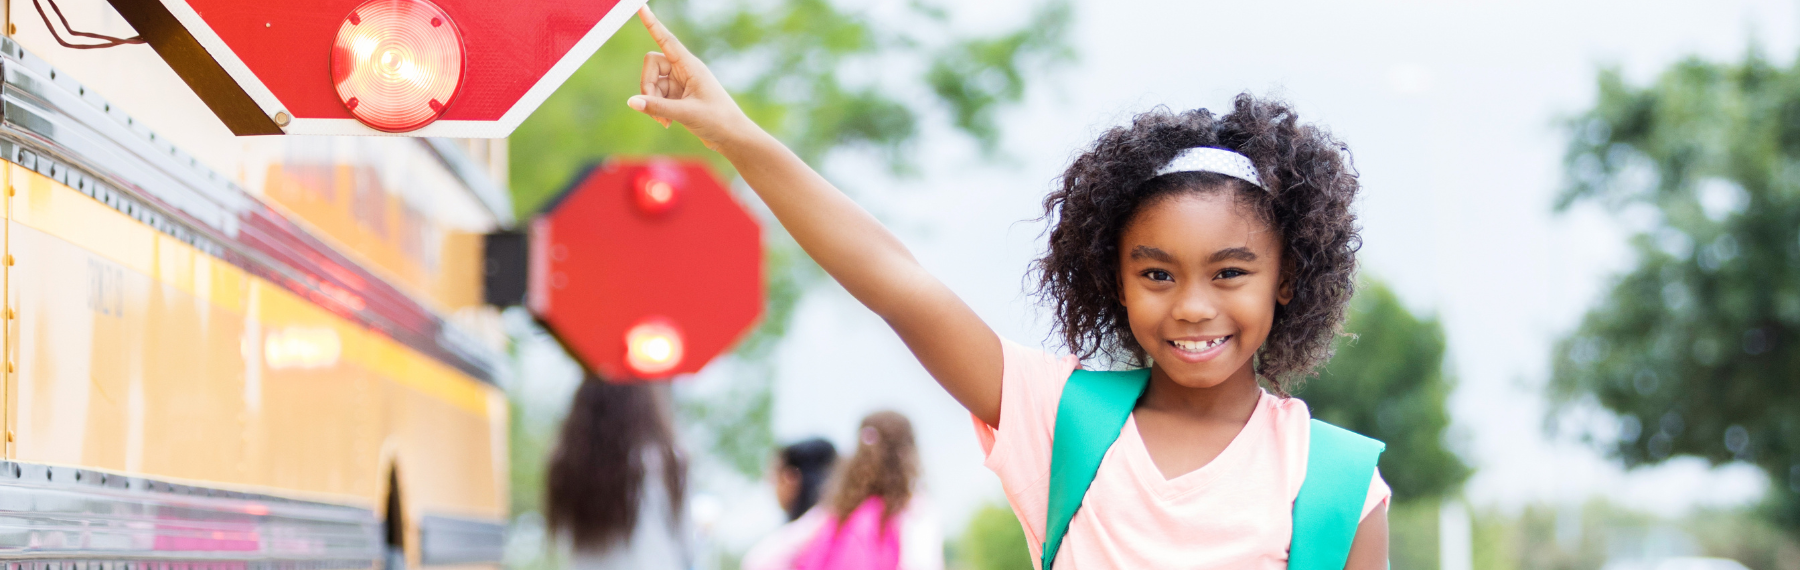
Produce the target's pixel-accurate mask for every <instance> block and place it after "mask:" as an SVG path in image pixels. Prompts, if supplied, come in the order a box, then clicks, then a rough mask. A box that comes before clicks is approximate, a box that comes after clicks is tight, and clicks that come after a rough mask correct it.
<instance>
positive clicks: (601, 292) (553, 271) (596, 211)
mask: <svg viewBox="0 0 1800 570" xmlns="http://www.w3.org/2000/svg"><path fill="white" fill-rule="evenodd" d="M530 250H531V254H530V255H531V260H530V270H529V277H528V286H527V288H528V290H529V292H528V300H527V305H528V306H529V307H530V308H531V311H532V312H533V313H534V314H536V315H537V317H538V319H539V320H540V321H542V322H543V323H544V324H545V325H546V326H547V327H548V328H549V329H550V330H551V332H552V333H554V334H555V335H556V336H557V338H559V339H561V340H562V343H563V345H564V346H566V347H568V348H569V350H570V351H571V352H573V353H574V354H575V356H576V358H578V359H580V360H581V361H582V363H583V364H585V365H586V366H587V367H588V368H589V369H590V370H593V371H595V372H598V373H600V374H601V375H602V376H603V377H605V378H607V379H609V380H613V381H627V380H633V379H638V380H643V379H660V378H668V377H672V376H675V375H679V374H687V373H693V372H697V371H699V370H700V368H701V367H703V366H705V365H706V363H707V362H708V361H710V360H712V359H713V357H715V356H717V355H719V354H720V353H722V352H724V351H725V350H726V349H728V348H730V347H731V345H732V344H733V343H734V342H735V341H736V340H737V339H738V338H739V337H742V336H743V335H744V333H745V332H747V331H748V330H749V328H750V326H751V325H752V324H753V323H754V322H755V321H756V318H757V316H758V315H759V314H760V313H761V311H762V305H763V293H762V239H761V230H760V229H759V227H758V226H757V224H756V222H755V220H753V219H751V217H750V215H749V214H748V213H746V212H745V211H744V210H743V208H742V207H740V206H739V205H738V203H737V201H736V200H733V199H732V197H731V195H730V194H729V193H727V192H726V190H725V188H724V186H723V185H721V184H720V183H719V181H718V179H717V178H714V177H713V175H712V173H711V172H709V171H708V170H707V167H706V165H704V164H701V163H697V162H678V161H673V160H666V159H652V160H647V161H624V160H613V161H609V162H606V163H605V164H603V165H601V166H598V167H596V168H594V169H593V170H591V171H589V172H588V173H587V174H586V175H584V176H582V177H581V178H579V179H578V180H577V182H576V183H575V185H574V186H573V187H571V188H570V190H569V191H567V192H566V193H564V194H563V195H562V196H561V197H559V198H558V199H557V200H556V201H555V202H553V203H552V205H551V206H550V207H549V208H547V209H546V210H545V213H544V214H543V215H541V216H539V217H538V218H537V219H536V220H533V221H532V223H531V248H530Z"/></svg>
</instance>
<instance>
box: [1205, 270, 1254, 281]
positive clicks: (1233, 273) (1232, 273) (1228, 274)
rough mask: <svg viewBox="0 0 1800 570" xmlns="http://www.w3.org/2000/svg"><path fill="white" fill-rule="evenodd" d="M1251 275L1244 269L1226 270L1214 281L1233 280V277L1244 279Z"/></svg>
mask: <svg viewBox="0 0 1800 570" xmlns="http://www.w3.org/2000/svg"><path fill="white" fill-rule="evenodd" d="M1249 274H1250V273H1249V272H1247V271H1244V270H1242V269H1226V270H1224V271H1220V272H1219V275H1218V276H1216V277H1213V279H1231V278H1233V277H1243V276H1245V275H1249Z"/></svg>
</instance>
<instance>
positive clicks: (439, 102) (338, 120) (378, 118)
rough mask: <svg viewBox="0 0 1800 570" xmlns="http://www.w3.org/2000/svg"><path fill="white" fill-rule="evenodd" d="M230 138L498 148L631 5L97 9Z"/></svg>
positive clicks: (130, 5)
mask: <svg viewBox="0 0 1800 570" xmlns="http://www.w3.org/2000/svg"><path fill="white" fill-rule="evenodd" d="M109 1H110V2H111V3H112V5H113V7H114V9H116V10H118V12H119V14H120V15H121V16H124V18H125V20H126V21H127V22H129V23H130V24H131V26H132V28H134V29H136V30H137V32H138V34H139V35H141V36H142V37H143V38H144V39H145V40H146V41H147V42H148V43H149V44H150V46H151V47H152V48H154V49H155V50H156V52H157V54H159V55H161V56H162V58H163V60H164V61H166V62H168V63H169V66H170V67H172V68H174V70H175V72H176V74H177V75H179V76H181V79H182V80H183V81H185V82H187V84H188V86H189V87H191V88H193V89H194V92H195V93H196V94H198V95H199V96H200V99H201V101H203V102H205V103H206V105H207V107H209V108H211V109H212V111H213V113H214V114H216V115H218V117H219V119H220V120H222V121H224V123H225V125H226V126H227V127H229V128H230V129H231V131H232V132H233V133H236V134H238V135H266V134H283V133H286V134H306V135H368V134H405V135H408V136H433V137H463V138H468V137H504V136H506V135H507V134H509V133H511V132H512V131H513V129H515V128H517V127H518V126H519V123H521V122H523V121H524V120H525V117H526V116H527V115H530V114H531V112H532V111H533V110H535V109H536V108H537V106H538V105H539V104H541V103H543V102H544V99H546V98H548V97H549V96H550V93H551V92H553V91H555V90H556V88H557V87H558V86H560V85H562V82H563V81H564V80H567V79H568V78H569V76H570V75H571V74H573V73H574V72H575V69H576V68H578V67H580V66H581V64H582V62H584V61H586V60H587V58H588V57H589V56H591V55H593V53H594V51H595V50H597V49H599V48H600V44H601V43H603V42H605V41H606V39H607V38H608V37H610V36H612V34H613V33H614V32H616V31H618V29H619V26H621V25H623V24H624V23H625V21H626V20H628V19H630V18H631V16H632V13H633V12H635V11H636V10H637V9H638V7H639V6H642V5H643V4H644V0H504V1H496V0H301V1H298V2H279V1H275V2H270V1H246V0H109Z"/></svg>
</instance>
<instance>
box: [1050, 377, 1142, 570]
mask: <svg viewBox="0 0 1800 570" xmlns="http://www.w3.org/2000/svg"><path fill="white" fill-rule="evenodd" d="M1149 384H1150V369H1148V368H1140V369H1137V370H1124V371H1119V372H1095V371H1091V370H1076V371H1075V372H1074V373H1072V374H1070V375H1069V381H1068V383H1066V384H1064V385H1063V392H1062V399H1061V400H1060V401H1058V402H1057V404H1056V434H1055V438H1056V439H1055V440H1053V441H1052V442H1051V446H1050V508H1049V512H1048V515H1047V516H1046V517H1045V518H1046V520H1045V523H1046V524H1045V525H1044V552H1043V554H1044V557H1043V566H1042V567H1041V568H1043V570H1050V563H1051V562H1052V561H1054V560H1055V559H1056V551H1057V549H1059V548H1061V547H1062V540H1063V535H1064V534H1067V533H1068V532H1069V520H1070V519H1073V518H1075V511H1076V510H1077V509H1080V508H1081V499H1082V497H1085V496H1087V490H1088V486H1089V485H1091V484H1093V482H1094V473H1095V472H1097V471H1099V470H1100V460H1101V459H1102V458H1104V457H1105V456H1106V450H1107V449H1108V448H1111V447H1112V444H1113V441H1114V440H1117V439H1119V430H1121V429H1124V428H1125V420H1126V419H1128V418H1130V417H1131V409H1132V408H1134V407H1137V401H1138V396H1141V395H1143V394H1144V387H1145V386H1148V385H1149Z"/></svg>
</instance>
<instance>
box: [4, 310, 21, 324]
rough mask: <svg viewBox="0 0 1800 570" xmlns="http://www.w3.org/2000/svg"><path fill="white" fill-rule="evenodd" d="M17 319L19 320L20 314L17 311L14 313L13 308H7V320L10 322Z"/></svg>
mask: <svg viewBox="0 0 1800 570" xmlns="http://www.w3.org/2000/svg"><path fill="white" fill-rule="evenodd" d="M16 318H19V313H18V312H16V311H13V308H12V307H7V308H6V319H7V320H9V321H10V320H12V319H16Z"/></svg>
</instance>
